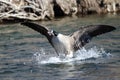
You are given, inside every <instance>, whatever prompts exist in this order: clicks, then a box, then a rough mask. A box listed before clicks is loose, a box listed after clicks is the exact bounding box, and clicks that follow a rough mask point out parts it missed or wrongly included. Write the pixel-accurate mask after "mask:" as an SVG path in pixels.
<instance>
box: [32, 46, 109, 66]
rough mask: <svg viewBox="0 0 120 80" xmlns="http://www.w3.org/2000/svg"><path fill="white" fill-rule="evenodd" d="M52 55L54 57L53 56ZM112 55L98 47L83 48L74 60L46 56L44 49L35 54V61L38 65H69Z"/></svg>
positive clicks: (62, 56) (75, 55)
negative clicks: (69, 63)
mask: <svg viewBox="0 0 120 80" xmlns="http://www.w3.org/2000/svg"><path fill="white" fill-rule="evenodd" d="M51 54H52V55H51ZM110 55H111V54H110V53H106V52H105V50H104V49H102V48H101V49H99V48H97V47H93V48H91V49H88V50H87V49H85V48H82V49H80V50H78V51H77V52H76V53H75V54H74V57H73V58H66V57H65V56H64V54H62V55H61V56H56V55H55V53H54V55H53V53H50V54H46V52H45V50H44V49H41V50H40V52H36V53H35V54H34V56H33V57H34V60H35V61H36V62H37V64H51V63H52V64H59V63H68V62H74V61H82V60H86V59H91V58H99V57H105V56H110Z"/></svg>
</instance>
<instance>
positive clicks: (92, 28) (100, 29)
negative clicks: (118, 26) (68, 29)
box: [71, 25, 115, 51]
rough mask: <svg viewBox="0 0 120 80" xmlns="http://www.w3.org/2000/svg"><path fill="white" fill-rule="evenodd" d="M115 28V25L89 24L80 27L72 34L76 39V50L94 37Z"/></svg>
mask: <svg viewBox="0 0 120 80" xmlns="http://www.w3.org/2000/svg"><path fill="white" fill-rule="evenodd" d="M113 30H115V27H113V26H109V25H89V26H86V27H82V28H80V29H79V30H78V31H76V32H74V33H73V34H72V35H71V37H72V38H73V39H74V44H73V47H74V50H75V51H76V50H78V49H79V48H81V47H83V46H84V45H85V44H87V43H89V42H90V40H91V39H92V38H93V37H95V36H98V35H101V34H104V33H107V32H110V31H113Z"/></svg>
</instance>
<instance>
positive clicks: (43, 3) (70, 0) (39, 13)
mask: <svg viewBox="0 0 120 80" xmlns="http://www.w3.org/2000/svg"><path fill="white" fill-rule="evenodd" d="M119 11H120V0H0V20H1V21H2V20H15V19H24V20H45V19H47V20H51V19H54V18H55V17H62V16H73V15H87V14H91V13H93V12H95V13H98V14H105V13H117V12H119Z"/></svg>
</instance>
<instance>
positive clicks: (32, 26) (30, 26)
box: [21, 22, 49, 36]
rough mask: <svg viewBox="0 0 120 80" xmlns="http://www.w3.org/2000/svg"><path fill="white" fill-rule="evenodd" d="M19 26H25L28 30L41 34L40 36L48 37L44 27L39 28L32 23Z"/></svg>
mask: <svg viewBox="0 0 120 80" xmlns="http://www.w3.org/2000/svg"><path fill="white" fill-rule="evenodd" d="M21 24H22V25H25V26H27V27H29V28H32V29H33V30H35V31H37V32H39V33H41V34H42V35H45V36H48V31H49V29H48V28H46V27H44V26H41V25H38V24H36V23H32V22H23V23H21Z"/></svg>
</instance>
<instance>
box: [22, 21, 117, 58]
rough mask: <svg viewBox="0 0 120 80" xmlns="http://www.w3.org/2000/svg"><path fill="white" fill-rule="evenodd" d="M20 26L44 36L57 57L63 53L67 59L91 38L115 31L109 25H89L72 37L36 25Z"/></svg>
mask: <svg viewBox="0 0 120 80" xmlns="http://www.w3.org/2000/svg"><path fill="white" fill-rule="evenodd" d="M21 24H22V25H25V26H28V27H30V28H32V29H33V30H35V31H37V32H39V33H41V34H42V35H44V36H46V38H47V39H48V41H49V43H50V44H51V45H52V46H53V48H54V49H55V51H56V53H57V54H58V55H59V54H61V53H65V55H66V56H67V57H73V53H74V52H75V51H77V50H78V49H80V48H82V47H83V46H84V45H85V44H87V43H89V42H90V40H91V39H92V38H93V37H95V36H97V35H101V34H103V33H107V32H110V31H113V30H115V27H113V26H109V25H89V26H86V27H81V28H80V29H78V30H77V31H75V32H74V33H73V34H72V35H64V34H61V33H57V32H56V31H54V30H51V29H48V28H47V27H44V26H41V25H38V24H36V23H32V22H23V23H21Z"/></svg>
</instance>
